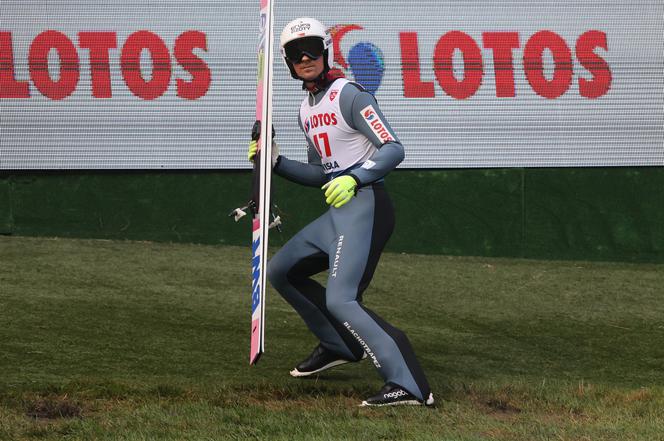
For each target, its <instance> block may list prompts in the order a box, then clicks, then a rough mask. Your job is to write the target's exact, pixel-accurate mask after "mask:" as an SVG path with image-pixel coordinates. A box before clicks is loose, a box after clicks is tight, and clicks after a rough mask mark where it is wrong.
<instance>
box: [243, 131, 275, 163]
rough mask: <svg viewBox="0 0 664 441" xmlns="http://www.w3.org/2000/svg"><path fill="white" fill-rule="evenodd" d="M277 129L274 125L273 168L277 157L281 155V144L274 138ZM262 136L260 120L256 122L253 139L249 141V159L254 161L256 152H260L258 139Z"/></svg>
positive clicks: (252, 132) (252, 134)
mask: <svg viewBox="0 0 664 441" xmlns="http://www.w3.org/2000/svg"><path fill="white" fill-rule="evenodd" d="M274 136H275V131H274V127H272V168H274V165H275V164H276V163H277V158H278V157H279V146H278V145H277V143H276V141H275V140H274ZM259 138H260V121H256V122H255V123H254V127H253V129H252V131H251V141H250V142H249V149H248V150H247V159H249V161H250V162H254V158H255V157H256V153H258V140H259Z"/></svg>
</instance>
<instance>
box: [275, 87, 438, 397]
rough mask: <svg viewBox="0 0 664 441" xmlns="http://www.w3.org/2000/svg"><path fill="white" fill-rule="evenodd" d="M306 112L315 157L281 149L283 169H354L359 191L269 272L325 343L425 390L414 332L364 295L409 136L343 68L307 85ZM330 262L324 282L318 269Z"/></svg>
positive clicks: (316, 181) (300, 236)
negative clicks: (320, 84)
mask: <svg viewBox="0 0 664 441" xmlns="http://www.w3.org/2000/svg"><path fill="white" fill-rule="evenodd" d="M298 122H299V125H300V128H301V129H302V131H303V132H304V134H305V137H306V139H307V144H308V163H302V162H298V161H294V160H290V159H288V158H285V157H283V156H280V157H279V158H278V159H277V163H276V165H275V167H274V172H275V173H276V174H278V175H280V176H282V177H285V178H287V179H289V180H291V181H294V182H297V183H300V184H303V185H309V186H317V187H320V186H322V185H323V184H325V183H326V182H328V181H329V180H331V179H333V178H335V177H337V176H340V175H344V174H345V175H350V176H352V177H353V178H354V179H355V180H356V181H357V183H358V186H357V193H356V196H355V197H353V199H352V200H351V201H349V202H348V203H346V204H345V205H343V206H341V207H340V208H332V207H330V209H329V210H328V211H327V212H326V213H325V214H323V215H322V216H320V217H319V218H318V219H316V220H314V221H313V222H312V223H310V224H309V225H307V226H306V227H305V228H304V229H303V230H301V231H300V232H298V233H297V234H296V235H295V236H293V237H292V238H291V239H290V240H289V241H288V243H286V245H284V246H283V247H282V248H281V249H280V250H279V251H278V252H277V253H276V254H275V255H274V256H273V257H272V259H270V261H269V262H268V269H267V276H268V279H269V280H270V283H271V284H272V286H274V288H275V289H276V290H277V291H279V293H280V294H281V295H282V296H283V297H284V299H285V300H286V301H287V302H288V303H289V304H290V305H291V306H292V307H293V308H294V309H295V310H296V311H297V312H298V313H299V315H300V316H301V317H302V319H303V320H304V321H305V323H306V325H307V326H308V327H309V329H310V330H311V332H313V333H314V334H315V335H316V336H317V337H318V338H319V339H320V341H321V344H322V345H323V346H324V347H325V348H326V349H328V350H330V351H332V352H335V353H337V354H339V355H340V356H341V357H343V358H346V359H348V360H360V359H361V358H362V356H363V355H364V353H366V354H367V356H368V358H369V359H370V360H371V361H372V362H373V364H374V366H375V367H376V368H377V369H378V372H379V373H380V375H381V376H382V377H383V379H384V380H385V381H386V382H392V383H394V384H396V385H399V386H401V387H403V388H404V389H406V390H407V391H409V392H410V393H412V394H413V395H415V396H416V397H418V398H419V399H422V400H423V399H426V397H428V396H429V393H430V387H429V384H428V382H427V379H426V377H425V375H424V372H423V371H422V368H421V367H420V364H419V362H418V361H417V358H416V357H415V353H414V351H413V349H412V347H411V344H410V342H409V341H408V338H407V337H406V335H405V334H404V333H403V332H402V331H401V330H399V329H397V328H395V327H393V326H391V325H390V324H389V323H387V322H386V321H385V320H383V319H382V318H380V317H379V316H378V315H376V314H375V313H374V312H372V311H371V310H369V309H367V308H366V307H365V306H364V305H363V304H362V293H363V292H364V290H365V289H366V288H367V286H368V285H369V282H370V281H371V279H372V277H373V274H374V271H375V269H376V265H377V264H378V259H379V257H380V254H381V252H382V251H383V248H384V247H385V244H386V243H387V240H388V239H389V237H390V235H391V234H392V231H393V229H394V209H393V206H392V203H391V201H390V198H389V196H388V194H387V191H386V190H385V186H384V183H383V177H384V176H385V175H386V174H387V173H389V172H390V171H391V170H393V169H394V168H395V167H396V166H397V165H398V164H399V163H400V162H401V161H402V160H403V158H404V150H403V146H402V145H401V143H400V141H399V140H398V138H397V137H396V135H395V134H394V132H393V131H392V128H391V127H390V125H389V124H388V123H387V121H386V120H385V117H384V116H383V114H382V112H381V111H380V109H379V107H378V104H377V102H376V100H375V98H374V97H373V96H372V95H371V94H370V93H368V92H366V91H365V90H364V89H362V87H361V86H359V85H357V84H355V83H351V82H349V81H348V80H346V79H344V78H340V79H337V80H334V81H333V82H331V83H330V84H328V85H327V86H326V87H325V88H324V89H322V90H320V91H317V92H316V93H315V94H314V93H308V96H307V97H306V98H305V99H304V101H303V102H302V105H301V107H300V111H299V115H298ZM326 270H327V271H328V279H327V287H326V288H324V287H323V286H321V285H320V284H319V283H318V282H316V281H314V280H313V279H311V278H310V277H311V276H312V275H314V274H317V273H320V272H322V271H326Z"/></svg>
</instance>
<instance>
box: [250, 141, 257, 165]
mask: <svg viewBox="0 0 664 441" xmlns="http://www.w3.org/2000/svg"><path fill="white" fill-rule="evenodd" d="M257 151H258V142H256V141H254V140H252V141H251V142H250V143H249V152H248V153H247V158H249V161H250V162H254V156H256V152H257Z"/></svg>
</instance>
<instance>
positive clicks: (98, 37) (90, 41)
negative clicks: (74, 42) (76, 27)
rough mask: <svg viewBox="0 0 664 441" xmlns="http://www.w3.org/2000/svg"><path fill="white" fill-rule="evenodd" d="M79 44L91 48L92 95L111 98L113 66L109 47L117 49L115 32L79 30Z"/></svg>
mask: <svg viewBox="0 0 664 441" xmlns="http://www.w3.org/2000/svg"><path fill="white" fill-rule="evenodd" d="M78 44H79V46H81V47H82V48H84V49H89V50H90V74H91V76H92V96H94V97H95V98H111V97H112V95H113V93H112V91H111V66H110V61H109V57H108V51H109V49H115V48H116V47H118V46H117V38H116V35H115V32H79V34H78Z"/></svg>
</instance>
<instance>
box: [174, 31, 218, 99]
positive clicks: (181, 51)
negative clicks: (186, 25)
mask: <svg viewBox="0 0 664 441" xmlns="http://www.w3.org/2000/svg"><path fill="white" fill-rule="evenodd" d="M195 48H200V49H203V50H204V51H206V52H207V39H206V37H205V34H204V33H202V32H199V31H188V32H185V33H183V34H182V35H180V36H179V37H178V38H177V40H175V58H176V59H177V60H178V63H180V65H181V66H182V67H183V68H184V70H186V71H187V72H189V73H190V74H191V76H192V80H191V81H185V80H181V79H180V78H178V79H177V87H178V96H179V97H181V98H186V99H188V100H195V99H198V98H200V97H202V96H203V95H205V94H206V93H207V91H208V89H209V88H210V81H211V78H212V74H211V73H210V68H209V67H208V65H207V64H205V61H203V60H201V59H200V58H198V57H197V56H196V55H194V52H193V49H195Z"/></svg>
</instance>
